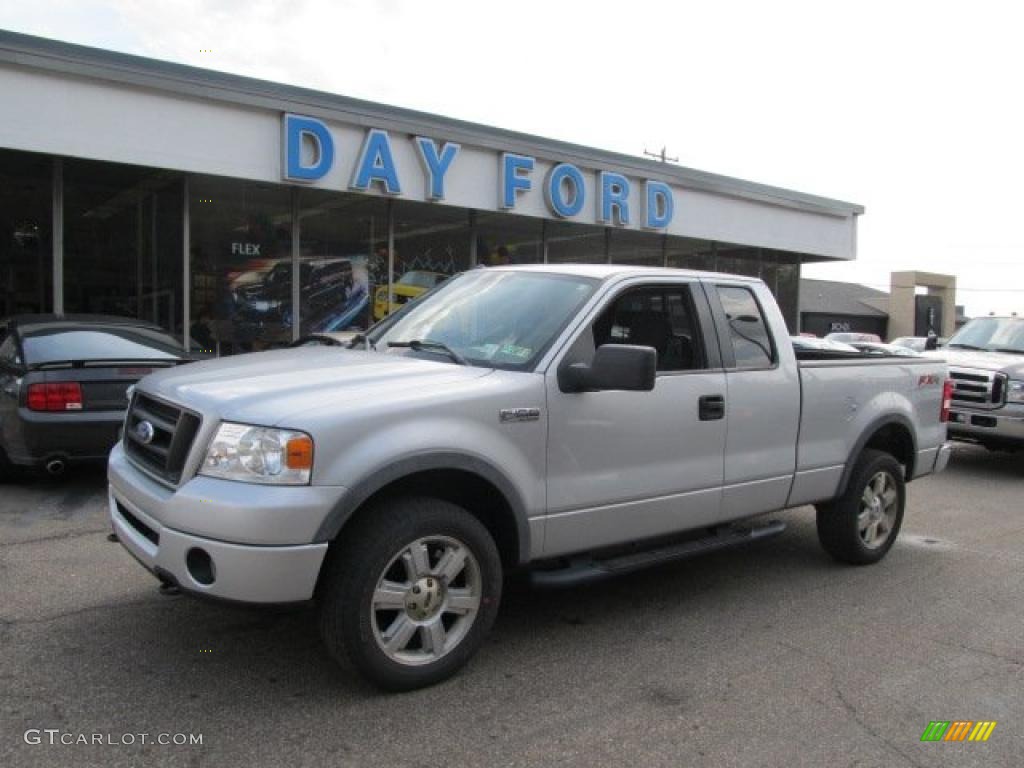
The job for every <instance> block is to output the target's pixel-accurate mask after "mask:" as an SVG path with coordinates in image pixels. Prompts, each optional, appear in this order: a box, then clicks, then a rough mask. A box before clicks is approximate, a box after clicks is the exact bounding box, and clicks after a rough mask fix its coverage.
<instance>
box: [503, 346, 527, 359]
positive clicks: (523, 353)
mask: <svg viewBox="0 0 1024 768" xmlns="http://www.w3.org/2000/svg"><path fill="white" fill-rule="evenodd" d="M501 354H503V355H508V356H509V357H515V358H518V359H519V360H526V359H528V358H529V357H530V355H532V354H533V350H532V349H530V348H529V347H517V346H516V345H515V344H506V345H505V346H503V347H502V348H501Z"/></svg>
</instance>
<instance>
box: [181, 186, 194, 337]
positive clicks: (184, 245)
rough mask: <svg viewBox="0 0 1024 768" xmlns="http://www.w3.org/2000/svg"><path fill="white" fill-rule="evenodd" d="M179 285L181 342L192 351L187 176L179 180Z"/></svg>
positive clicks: (190, 233)
mask: <svg viewBox="0 0 1024 768" xmlns="http://www.w3.org/2000/svg"><path fill="white" fill-rule="evenodd" d="M181 202H182V211H181V261H182V268H181V286H182V290H181V293H182V301H181V314H182V318H183V320H184V322H183V323H182V325H181V338H182V343H183V344H184V345H185V354H186V355H189V354H190V353H191V352H192V334H191V327H190V325H189V320H190V317H191V315H192V265H191V263H190V262H189V254H190V251H191V249H190V247H189V246H190V241H191V239H192V226H191V221H190V216H189V213H190V210H189V208H190V203H189V193H188V176H185V177H184V179H182V182H181Z"/></svg>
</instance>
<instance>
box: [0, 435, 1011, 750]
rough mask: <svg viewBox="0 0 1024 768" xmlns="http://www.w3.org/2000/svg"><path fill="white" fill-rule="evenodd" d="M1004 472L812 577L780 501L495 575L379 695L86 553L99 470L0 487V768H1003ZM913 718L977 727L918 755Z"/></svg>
mask: <svg viewBox="0 0 1024 768" xmlns="http://www.w3.org/2000/svg"><path fill="white" fill-rule="evenodd" d="M1022 477H1024V456H1021V457H1014V456H1006V455H995V454H987V453H985V452H984V451H981V450H978V449H974V448H969V447H962V448H959V449H958V450H957V452H956V455H955V457H954V460H953V462H952V464H951V466H950V469H949V470H948V471H947V472H946V473H945V474H944V475H942V476H939V477H935V478H929V479H925V480H922V481H921V482H919V483H914V484H912V485H911V486H910V500H909V505H908V513H907V517H906V520H905V523H904V535H903V536H902V537H901V539H900V541H899V543H898V544H897V546H896V548H895V549H894V550H893V552H892V553H891V554H890V556H889V557H888V558H887V559H886V560H885V561H883V562H882V563H881V564H879V565H877V566H874V567H866V568H850V567H843V566H840V565H837V564H834V563H832V562H831V561H830V560H828V559H827V558H826V556H825V555H824V554H823V553H822V552H821V550H820V549H819V547H818V544H817V541H816V538H815V532H814V524H813V515H812V514H811V510H810V509H808V508H804V509H800V510H794V511H790V512H787V513H784V514H783V515H782V516H781V517H782V518H783V519H785V520H786V521H787V522H788V523H789V524H790V527H789V529H788V530H787V532H786V533H785V534H784V535H783V536H781V537H779V538H776V539H774V540H771V541H767V542H763V543H761V544H758V545H755V546H751V547H748V548H744V549H738V550H733V551H728V552H722V553H718V554H715V555H709V556H707V557H704V558H700V559H695V560H690V561H687V562H683V563H679V564H676V565H673V566H669V567H663V568H660V569H658V570H652V571H647V572H645V573H640V574H636V575H633V576H630V577H627V578H622V579H619V580H617V581H614V582H610V583H604V584H600V585H593V586H589V587H583V588H577V589H572V590H567V591H559V592H535V591H531V590H530V589H528V588H526V587H525V586H523V585H522V584H521V583H519V582H516V581H513V582H512V583H511V584H510V585H509V587H508V591H507V595H506V602H505V604H504V607H503V609H502V612H501V616H500V618H499V620H498V623H497V625H496V627H495V631H494V633H493V635H492V637H491V639H490V641H489V642H488V643H487V645H486V646H485V648H484V650H483V651H482V653H480V654H479V655H478V656H477V658H476V659H475V660H474V661H473V662H472V663H471V665H470V666H469V667H468V669H466V670H465V671H464V672H463V673H462V674H460V675H458V676H457V677H456V678H455V679H453V680H451V681H449V682H447V683H445V684H442V685H440V686H437V687H435V688H432V689H428V690H424V691H418V692H415V693H411V694H404V695H397V696H396V695H384V694H380V693H378V692H376V691H375V690H373V689H371V688H369V687H368V686H366V685H365V684H363V683H362V682H360V681H359V680H358V679H356V678H355V677H353V676H351V675H349V674H348V673H345V672H343V671H338V670H336V669H335V668H334V667H332V665H331V664H330V663H329V661H328V659H327V657H326V655H325V654H324V652H323V651H322V650H321V648H320V645H319V642H318V638H317V634H316V624H315V620H314V617H313V614H312V613H311V612H310V611H308V610H304V611H292V612H267V611H255V610H248V609H242V608H236V607H225V606H223V605H216V604H209V603H203V602H198V601H195V600H191V599H188V598H185V597H166V596H162V595H160V594H159V593H158V591H157V589H156V582H155V581H154V580H153V579H152V577H150V576H149V575H148V574H146V573H145V572H144V571H143V570H142V569H141V568H140V567H139V566H138V565H137V564H136V563H135V562H134V561H133V560H132V559H131V558H130V557H129V556H128V554H127V553H126V552H124V551H123V550H122V548H121V547H120V546H119V545H116V544H112V543H109V542H107V541H106V532H107V524H106V520H105V510H104V502H105V486H104V483H103V479H102V476H101V473H99V472H97V473H94V474H90V473H79V474H77V475H75V476H73V477H69V478H66V479H65V480H64V481H62V482H59V483H49V482H36V483H31V484H28V485H21V486H6V487H2V488H0V691H2V692H3V696H2V698H0V765H4V766H22V765H26V766H27V765H58V766H61V765H69V766H70V765H74V766H76V767H77V766H88V765H138V764H143V763H148V764H174V765H189V766H194V765H216V766H231V765H244V766H256V765H338V766H342V765H353V766H363V765H366V766H371V765H373V766H375V765H389V766H400V765H422V766H430V765H438V764H441V763H444V764H447V765H466V766H477V765H479V766H494V765H524V766H525V765H543V766H553V765H580V766H597V765H615V766H626V765H643V766H662V765H664V766H679V765H707V766H747V765H765V766H776V765H778V766H783V765H784V766H802V765H807V766H821V765H837V766H838V765H841V766H886V767H887V768H888V767H889V766H902V765H912V766H943V765H949V766H1019V765H1020V764H1021V762H1020V756H1021V755H1022V754H1024V636H1022V632H1024V608H1022V604H1021V598H1022V595H1024V510H1022V505H1021V502H1020V498H1021V494H1020V488H1021V483H1022ZM932 720H943V721H945V720H974V721H980V720H994V721H996V722H997V723H998V725H997V726H996V727H995V729H994V731H993V732H992V735H991V737H990V739H989V740H988V742H986V743H981V744H979V743H921V742H920V737H921V734H922V732H923V731H924V729H925V728H926V726H927V725H928V723H929V722H930V721H932ZM28 729H40V731H43V729H59V730H60V733H58V734H56V735H55V736H53V738H54V739H56V740H57V741H58V742H59V740H60V739H61V738H64V739H65V740H67V739H68V738H71V739H74V740H77V739H78V738H79V735H80V734H85V735H86V738H87V739H91V738H92V734H102V738H103V739H104V740H105V741H114V742H123V741H128V740H129V739H132V740H134V741H135V743H134V744H123V743H117V744H115V745H110V744H106V743H105V744H88V745H84V744H77V745H70V746H65V745H61V744H59V743H56V744H54V745H52V746H51V745H50V744H49V743H48V741H47V739H48V738H50V736H49V735H48V734H46V733H45V732H42V733H41V734H40V740H41V741H42V743H41V744H26V743H25V733H26V731H27V730H28ZM143 733H145V734H149V736H148V737H147V740H154V739H156V738H157V737H158V735H159V734H171V735H172V736H173V735H174V734H186V735H188V734H193V735H194V734H201V735H202V745H201V746H188V745H185V746H174V745H168V746H162V745H158V744H142V743H140V742H141V737H140V736H139V734H143ZM64 734H68V735H70V736H67V735H64ZM33 735H34V732H33V733H30V735H29V738H30V739H31V738H33Z"/></svg>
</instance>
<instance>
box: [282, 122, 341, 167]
mask: <svg viewBox="0 0 1024 768" xmlns="http://www.w3.org/2000/svg"><path fill="white" fill-rule="evenodd" d="M282 126H283V134H284V135H283V136H282V139H283V143H284V157H283V158H282V162H283V169H282V174H281V175H282V176H283V177H284V178H285V180H286V181H316V180H317V179H322V178H323V177H324V176H326V175H327V172H328V171H329V170H331V165H333V163H334V140H333V139H332V138H331V133H330V131H328V130H327V126H326V125H324V124H323V123H322V122H320V121H319V120H315V119H313V118H312V117H302V116H301V115H290V114H285V115H284V121H283V123H282ZM304 150H305V151H304ZM310 150H311V151H310Z"/></svg>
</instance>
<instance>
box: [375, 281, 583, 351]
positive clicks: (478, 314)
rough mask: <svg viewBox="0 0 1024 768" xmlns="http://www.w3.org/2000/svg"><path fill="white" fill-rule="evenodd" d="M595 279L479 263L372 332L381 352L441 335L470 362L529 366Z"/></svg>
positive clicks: (576, 307) (561, 325)
mask: <svg viewBox="0 0 1024 768" xmlns="http://www.w3.org/2000/svg"><path fill="white" fill-rule="evenodd" d="M597 285H598V281H596V280H593V279H591V278H586V277H577V276H574V275H555V274H549V273H543V272H515V271H503V270H492V269H475V270H473V271H472V272H464V273H463V274H461V275H458V276H456V277H453V278H451V279H449V280H447V281H445V282H444V283H442V284H441V285H440V286H439V287H438V288H435V289H434V290H433V291H431V292H430V293H428V294H424V296H423V297H422V298H420V299H419V300H418V301H416V302H413V303H410V304H406V305H405V307H403V310H402V311H400V312H398V313H397V314H395V315H392V317H391V318H389V319H388V320H387V321H385V322H383V323H381V324H380V325H379V326H377V327H376V328H374V329H372V330H371V331H370V333H369V334H368V335H369V338H370V341H371V342H373V343H374V344H375V345H376V347H377V348H378V349H379V350H381V351H386V350H387V345H388V343H389V342H393V343H399V342H409V341H430V342H440V343H441V344H444V345H446V346H447V347H449V348H450V349H451V350H453V351H454V352H456V353H457V354H458V355H459V356H461V357H463V358H465V361H466V362H468V363H470V364H471V365H480V366H486V367H488V368H505V369H509V370H526V369H528V368H529V367H530V366H532V365H533V364H534V362H536V360H537V359H538V358H539V357H540V356H541V354H543V353H544V351H545V350H546V349H547V348H548V347H549V346H550V345H551V343H552V342H553V341H554V340H555V337H556V336H558V334H559V333H560V332H561V331H562V329H563V328H564V327H565V326H566V324H567V323H568V322H569V320H570V319H571V318H572V316H573V315H574V314H575V313H576V312H577V311H578V310H579V308H580V307H582V306H583V304H584V302H586V301H587V299H589V298H590V297H591V296H592V295H593V293H594V290H595V289H596V288H597ZM421 353H422V352H421ZM418 354H420V353H418ZM426 354H431V355H434V354H435V353H434V352H433V351H431V352H429V353H426ZM438 357H439V359H446V355H445V353H443V352H441V353H439V354H438Z"/></svg>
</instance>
